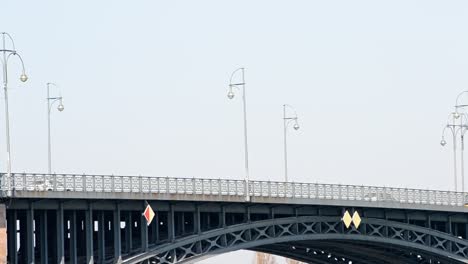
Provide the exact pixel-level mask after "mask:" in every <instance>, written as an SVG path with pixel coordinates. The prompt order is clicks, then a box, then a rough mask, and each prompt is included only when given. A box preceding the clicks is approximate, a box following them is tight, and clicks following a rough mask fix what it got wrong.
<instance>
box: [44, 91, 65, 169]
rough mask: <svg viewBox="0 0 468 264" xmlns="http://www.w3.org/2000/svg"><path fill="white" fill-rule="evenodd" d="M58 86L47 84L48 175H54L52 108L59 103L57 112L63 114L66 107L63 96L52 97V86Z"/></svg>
mask: <svg viewBox="0 0 468 264" xmlns="http://www.w3.org/2000/svg"><path fill="white" fill-rule="evenodd" d="M51 85H52V86H55V87H57V88H58V86H57V85H56V84H55V83H47V143H48V144H47V150H48V151H47V154H48V155H47V157H48V170H47V171H48V173H49V174H51V173H52V147H51V140H50V112H51V110H52V106H53V105H54V103H55V102H59V105H58V106H57V110H58V111H59V112H62V111H63V110H64V109H65V107H64V106H63V98H62V96H58V97H50V86H51Z"/></svg>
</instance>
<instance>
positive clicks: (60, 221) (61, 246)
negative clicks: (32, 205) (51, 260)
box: [56, 203, 65, 264]
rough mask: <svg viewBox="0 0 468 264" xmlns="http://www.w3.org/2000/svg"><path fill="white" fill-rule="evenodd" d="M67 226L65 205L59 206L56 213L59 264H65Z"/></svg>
mask: <svg viewBox="0 0 468 264" xmlns="http://www.w3.org/2000/svg"><path fill="white" fill-rule="evenodd" d="M64 229H65V226H64V215H63V203H60V204H59V207H58V209H57V211H56V247H57V249H56V251H57V263H58V264H65V230H64Z"/></svg>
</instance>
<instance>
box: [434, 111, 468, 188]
mask: <svg viewBox="0 0 468 264" xmlns="http://www.w3.org/2000/svg"><path fill="white" fill-rule="evenodd" d="M449 119H451V120H449V122H448V123H447V125H446V126H445V127H444V129H443V130H442V139H441V141H440V145H442V146H445V145H446V144H447V141H446V140H445V132H446V130H447V129H449V130H450V132H451V133H452V144H453V174H454V187H455V191H458V177H457V136H458V135H460V146H461V148H460V149H461V151H460V159H461V164H460V170H461V178H462V179H461V180H462V181H461V185H462V187H461V191H462V192H464V191H465V166H464V152H465V142H464V136H465V133H466V131H467V129H468V126H467V123H468V122H467V121H468V117H467V116H466V114H463V113H458V112H453V113H451V114H450V115H449ZM456 119H460V124H457V123H456ZM450 121H451V122H452V123H450Z"/></svg>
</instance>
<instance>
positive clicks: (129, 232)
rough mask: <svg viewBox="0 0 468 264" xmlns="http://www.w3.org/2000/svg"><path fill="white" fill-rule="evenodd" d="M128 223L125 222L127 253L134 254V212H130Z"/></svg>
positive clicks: (127, 218)
mask: <svg viewBox="0 0 468 264" xmlns="http://www.w3.org/2000/svg"><path fill="white" fill-rule="evenodd" d="M125 220H126V222H125V251H126V253H130V252H132V248H133V243H132V242H133V241H132V239H133V237H132V236H133V235H132V229H133V221H132V211H130V212H128V214H127V217H126V219H125Z"/></svg>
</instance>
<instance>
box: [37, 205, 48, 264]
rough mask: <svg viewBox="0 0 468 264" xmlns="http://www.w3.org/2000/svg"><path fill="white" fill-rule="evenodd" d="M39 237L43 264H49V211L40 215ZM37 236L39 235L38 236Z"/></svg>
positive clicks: (44, 211)
mask: <svg viewBox="0 0 468 264" xmlns="http://www.w3.org/2000/svg"><path fill="white" fill-rule="evenodd" d="M39 226H40V228H39V236H40V243H39V246H40V256H41V264H47V263H48V260H49V241H48V239H47V234H48V224H47V211H46V210H43V211H41V212H40V213H39ZM36 236H37V235H36Z"/></svg>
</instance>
